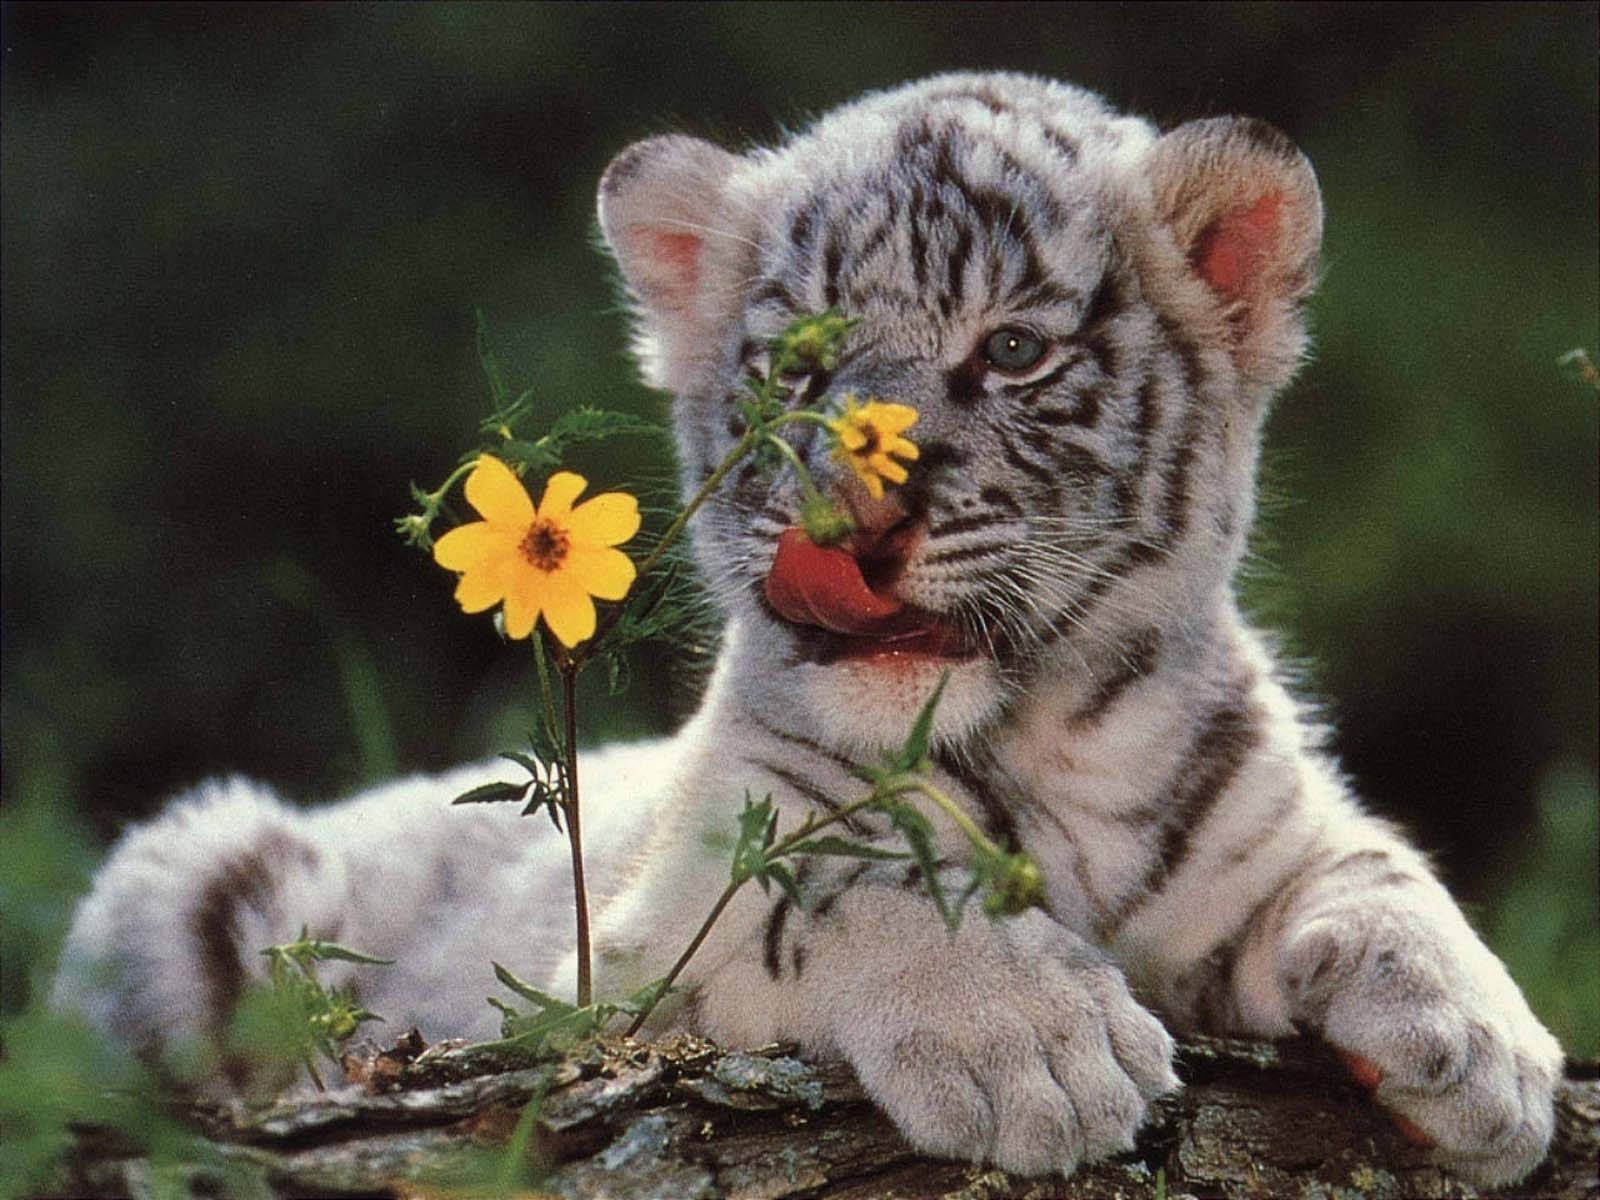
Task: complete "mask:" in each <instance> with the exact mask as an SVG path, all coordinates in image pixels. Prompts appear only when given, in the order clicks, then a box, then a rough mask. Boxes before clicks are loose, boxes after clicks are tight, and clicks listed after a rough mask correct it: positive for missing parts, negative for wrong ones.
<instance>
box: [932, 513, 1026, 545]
mask: <svg viewBox="0 0 1600 1200" xmlns="http://www.w3.org/2000/svg"><path fill="white" fill-rule="evenodd" d="M1012 507H1016V506H1015V504H1013V505H1012ZM993 524H994V517H993V516H991V515H990V514H988V513H978V514H976V515H974V516H970V517H952V518H951V519H950V520H948V521H944V522H941V523H940V524H938V525H930V526H928V537H929V538H930V539H932V538H941V537H950V536H951V535H953V534H957V533H970V532H972V531H973V530H974V529H987V528H989V526H991V525H993Z"/></svg>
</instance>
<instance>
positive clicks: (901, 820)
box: [882, 800, 961, 930]
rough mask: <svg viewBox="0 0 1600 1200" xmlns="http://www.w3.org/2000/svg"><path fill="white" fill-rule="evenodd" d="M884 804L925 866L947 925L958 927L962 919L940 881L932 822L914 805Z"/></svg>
mask: <svg viewBox="0 0 1600 1200" xmlns="http://www.w3.org/2000/svg"><path fill="white" fill-rule="evenodd" d="M882 807H883V809H884V811H885V812H887V813H888V814H889V823H890V824H891V825H893V826H894V828H895V829H897V830H899V832H900V836H902V837H903V838H905V839H906V845H907V846H909V847H910V848H911V856H912V857H913V858H914V859H916V862H917V866H918V867H920V868H921V869H922V878H923V881H924V882H925V883H926V884H927V886H928V894H929V895H930V896H932V897H933V903H934V906H935V907H936V908H938V910H939V915H940V916H941V917H943V918H944V923H945V925H947V926H948V927H949V928H950V929H951V930H955V929H956V928H958V927H959V926H960V924H961V918H960V914H959V913H957V912H956V911H955V910H953V909H952V908H951V907H950V901H949V898H948V897H947V896H946V895H945V894H944V885H943V884H941V883H940V882H939V865H938V864H939V858H938V855H937V854H936V853H935V852H934V831H933V825H932V823H931V822H929V820H928V818H927V817H925V816H923V815H922V813H921V812H920V811H919V810H918V809H917V808H916V807H915V806H914V805H910V804H905V803H902V802H900V801H897V800H896V801H889V802H887V803H885V804H883V805H882Z"/></svg>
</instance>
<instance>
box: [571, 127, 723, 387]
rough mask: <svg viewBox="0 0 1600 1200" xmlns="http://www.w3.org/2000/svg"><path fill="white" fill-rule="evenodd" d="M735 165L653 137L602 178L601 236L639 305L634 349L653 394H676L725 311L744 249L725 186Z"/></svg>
mask: <svg viewBox="0 0 1600 1200" xmlns="http://www.w3.org/2000/svg"><path fill="white" fill-rule="evenodd" d="M739 161H740V160H739V158H738V157H737V156H736V155H733V154H730V153H728V152H727V151H726V150H723V149H722V148H721V147H719V146H713V145H712V144H711V143H710V142H703V141H700V140H699V139H698V138H691V137H681V136H669V137H655V138H650V139H648V140H646V141H643V142H636V143H635V144H634V145H632V146H629V147H628V148H627V149H626V150H624V151H623V152H622V153H621V154H619V155H617V157H616V158H614V159H612V160H611V165H610V166H608V167H607V168H606V171H605V174H604V175H602V176H601V178H600V194H599V196H598V198H597V201H596V208H597V214H598V216H599V220H600V232H601V234H602V236H603V237H604V238H605V240H606V245H607V246H609V247H610V248H611V253H612V254H613V255H614V256H615V257H616V260H617V265H618V266H619V267H620V268H621V269H622V278H623V279H624V281H626V283H627V285H628V290H629V292H630V293H631V294H632V297H633V299H634V300H635V302H636V306H637V313H638V317H639V324H638V327H637V328H636V330H635V337H634V350H635V353H636V354H637V355H638V358H639V363H640V367H641V369H642V370H643V372H644V376H645V379H646V380H647V381H648V382H650V383H652V384H654V385H655V386H657V387H662V388H667V389H668V390H671V391H678V390H680V389H682V388H683V386H684V385H685V384H686V383H687V382H688V380H689V379H690V378H691V377H692V375H693V372H694V367H695V364H696V361H697V359H699V358H701V357H703V356H705V355H707V354H709V352H710V351H711V350H712V349H714V347H713V346H712V345H711V339H712V336H713V332H714V328H715V326H716V325H717V324H718V323H719V321H720V318H721V317H722V315H723V312H722V310H723V308H725V307H726V306H727V305H729V304H730V303H731V302H732V297H731V292H732V288H731V285H730V281H732V280H736V279H738V278H740V274H739V271H738V257H739V247H740V245H741V244H742V242H741V239H739V238H738V237H736V236H734V231H733V230H732V229H731V228H729V227H728V226H729V224H730V222H731V217H732V214H731V213H729V212H727V211H726V208H727V204H726V186H725V185H726V184H727V181H728V178H729V176H730V175H731V174H732V172H733V169H734V167H735V166H736V165H737V164H738V163H739Z"/></svg>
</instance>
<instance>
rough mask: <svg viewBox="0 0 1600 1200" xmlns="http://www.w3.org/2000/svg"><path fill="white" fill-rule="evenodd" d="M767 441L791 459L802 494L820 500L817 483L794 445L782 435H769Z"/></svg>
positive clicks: (790, 462) (807, 497)
mask: <svg viewBox="0 0 1600 1200" xmlns="http://www.w3.org/2000/svg"><path fill="white" fill-rule="evenodd" d="M774 424H776V422H774ZM767 442H768V444H769V445H771V446H772V448H773V449H775V450H776V451H778V453H779V454H781V455H783V457H785V458H787V459H788V460H789V465H790V466H792V467H793V468H794V473H795V477H796V478H798V479H799V480H800V494H801V495H802V496H804V497H805V498H806V500H807V501H811V500H820V499H821V498H822V496H821V493H819V492H818V491H817V485H816V484H815V483H813V482H812V480H811V472H810V471H808V470H806V465H805V463H803V462H801V461H800V456H799V455H798V454H796V453H795V452H794V447H793V446H791V445H789V443H788V442H786V441H784V440H783V439H782V438H781V437H774V436H771V435H769V436H768V437H767Z"/></svg>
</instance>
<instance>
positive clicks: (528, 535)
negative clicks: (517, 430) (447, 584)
mask: <svg viewBox="0 0 1600 1200" xmlns="http://www.w3.org/2000/svg"><path fill="white" fill-rule="evenodd" d="M588 486H589V485H588V482H587V481H586V480H585V479H584V478H583V476H581V475H574V474H573V473H572V472H571V471H558V472H556V473H555V474H554V475H552V476H550V482H549V483H547V484H545V489H544V497H543V498H542V499H541V500H540V501H539V505H538V507H537V508H535V507H534V504H533V501H532V500H531V499H530V498H529V496H528V491H527V489H526V488H524V487H523V486H522V481H521V480H520V479H518V478H517V476H516V474H515V473H514V472H513V471H512V470H511V468H510V467H508V466H506V465H505V463H503V462H501V461H500V460H499V459H498V458H495V457H493V456H492V455H488V454H484V455H480V456H479V458H478V461H477V464H476V465H475V466H474V467H473V469H472V474H470V475H468V476H467V484H466V492H467V502H468V503H470V504H471V505H472V507H473V508H475V509H477V510H478V515H479V516H481V517H483V520H481V521H474V522H472V523H471V524H468V525H461V526H458V527H457V528H455V529H452V530H451V531H450V532H449V533H447V534H445V535H444V536H443V537H442V538H440V539H439V540H438V542H436V543H435V544H434V547H433V560H434V562H436V563H438V564H439V565H440V566H441V567H444V568H446V569H448V570H451V571H460V572H461V582H460V583H458V584H457V585H456V600H457V602H458V603H459V604H460V605H461V607H462V609H463V610H464V611H466V612H469V613H474V612H483V611H485V610H486V609H490V608H493V607H494V606H495V605H496V604H499V603H501V602H502V601H504V603H505V608H504V610H503V611H504V615H505V628H506V636H507V637H509V638H525V637H527V636H528V635H529V634H531V633H532V632H533V627H534V625H535V624H536V623H537V621H538V619H539V617H540V616H541V615H542V616H543V617H544V620H545V624H546V625H548V626H549V627H550V632H551V633H553V634H555V635H556V637H557V639H559V640H560V642H561V644H562V645H564V646H566V647H568V648H569V649H570V648H571V647H573V646H576V645H577V644H578V643H579V642H581V641H584V640H585V639H586V638H590V637H593V636H594V628H595V613H594V601H593V600H591V599H590V597H591V596H595V597H598V598H600V599H601V600H620V599H622V597H624V596H625V595H627V594H628V589H629V588H630V587H632V586H633V579H634V575H635V568H634V565H633V563H632V561H631V560H630V559H629V558H628V556H627V555H626V554H624V553H623V552H622V551H620V550H617V549H614V548H613V547H615V546H617V545H619V544H620V543H622V542H625V541H627V540H628V539H629V538H631V537H632V536H633V535H634V534H635V533H637V532H639V502H638V501H637V500H635V499H634V498H633V497H632V496H630V495H628V494H627V493H626V492H606V493H605V494H604V495H600V496H595V497H593V498H591V499H589V500H585V501H584V502H583V503H582V504H580V505H578V506H577V507H576V508H574V507H573V506H572V502H573V501H574V500H576V499H577V498H578V496H579V495H580V494H581V493H582V492H583V489H584V488H586V487H588Z"/></svg>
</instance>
